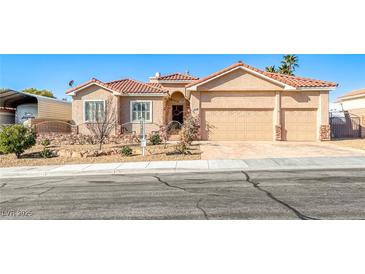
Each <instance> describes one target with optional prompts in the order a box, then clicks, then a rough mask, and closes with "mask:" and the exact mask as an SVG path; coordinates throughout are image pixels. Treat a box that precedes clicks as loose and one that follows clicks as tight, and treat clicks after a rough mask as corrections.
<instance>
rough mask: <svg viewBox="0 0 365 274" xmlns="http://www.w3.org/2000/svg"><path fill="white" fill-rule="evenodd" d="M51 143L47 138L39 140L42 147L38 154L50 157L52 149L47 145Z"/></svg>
mask: <svg viewBox="0 0 365 274" xmlns="http://www.w3.org/2000/svg"><path fill="white" fill-rule="evenodd" d="M50 144H51V141H50V140H49V139H48V138H45V139H43V140H42V141H41V145H42V146H43V149H42V151H41V153H40V155H41V156H42V157H43V158H50V157H52V151H50V150H49V148H48V146H49V145H50Z"/></svg>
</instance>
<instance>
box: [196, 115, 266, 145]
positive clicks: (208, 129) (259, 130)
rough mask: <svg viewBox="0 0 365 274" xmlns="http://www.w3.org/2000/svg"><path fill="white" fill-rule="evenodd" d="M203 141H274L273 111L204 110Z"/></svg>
mask: <svg viewBox="0 0 365 274" xmlns="http://www.w3.org/2000/svg"><path fill="white" fill-rule="evenodd" d="M202 121H203V124H202V139H203V140H224V141H234V140H272V138H273V110H272V109H268V110H247V109H232V110H227V109H203V110H202Z"/></svg>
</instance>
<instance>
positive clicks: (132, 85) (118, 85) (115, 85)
mask: <svg viewBox="0 0 365 274" xmlns="http://www.w3.org/2000/svg"><path fill="white" fill-rule="evenodd" d="M91 83H96V84H99V85H100V86H102V87H105V88H107V89H110V90H113V91H115V92H119V93H121V94H129V93H141V94H144V93H148V94H150V93H167V90H164V89H163V88H162V87H160V86H157V85H156V86H155V85H151V84H150V83H148V84H147V83H143V82H140V81H137V80H133V79H121V80H115V81H111V82H107V83H104V82H102V81H99V80H98V79H95V78H92V79H91V80H90V81H87V82H85V83H83V84H81V85H78V86H77V87H74V88H72V89H69V90H68V91H66V94H68V93H71V92H73V91H75V90H78V89H80V88H83V87H85V86H87V85H89V84H91Z"/></svg>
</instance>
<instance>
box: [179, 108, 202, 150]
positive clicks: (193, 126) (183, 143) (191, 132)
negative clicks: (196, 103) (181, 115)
mask: <svg viewBox="0 0 365 274" xmlns="http://www.w3.org/2000/svg"><path fill="white" fill-rule="evenodd" d="M199 129H200V120H199V118H198V117H197V116H193V115H191V114H188V115H187V116H186V117H185V120H184V124H183V125H182V128H181V130H180V134H179V135H180V140H179V142H178V144H177V145H176V150H177V151H178V152H179V153H182V154H186V153H187V152H188V149H189V146H190V145H191V143H192V142H193V141H194V140H196V139H197V138H198V135H199Z"/></svg>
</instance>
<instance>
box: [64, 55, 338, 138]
mask: <svg viewBox="0 0 365 274" xmlns="http://www.w3.org/2000/svg"><path fill="white" fill-rule="evenodd" d="M336 87H337V84H336V83H332V82H327V81H321V80H314V79H309V78H302V77H297V76H288V75H283V74H278V73H269V72H266V71H262V70H259V69H257V68H254V67H252V66H249V65H247V64H245V63H242V62H238V63H235V64H233V65H231V66H229V67H227V68H224V69H222V70H220V71H218V72H215V73H213V74H211V75H209V76H206V77H204V78H201V79H199V78H197V77H194V76H191V75H189V74H182V73H174V74H169V75H164V76H161V75H160V74H159V73H156V75H155V76H154V77H151V78H150V80H149V82H147V83H142V82H139V81H136V80H132V79H122V80H116V81H112V82H102V81H99V80H97V79H94V78H93V79H91V80H90V81H88V82H86V83H84V84H81V85H79V86H77V87H75V88H72V89H70V90H68V91H67V92H66V93H67V94H69V95H71V96H72V99H73V100H72V118H73V121H74V123H75V124H76V125H77V126H78V130H79V132H80V133H85V134H87V129H86V127H85V124H86V123H88V122H92V121H93V119H95V117H92V116H93V114H92V112H91V111H90V110H91V109H94V110H95V109H99V110H102V109H103V106H104V104H105V100H107V99H108V98H112V100H113V102H114V103H115V106H116V115H117V118H118V122H117V124H118V125H117V126H116V130H115V131H116V133H117V134H120V133H123V132H131V131H136V132H139V120H140V119H142V118H144V119H145V121H146V125H147V126H146V128H147V131H148V132H152V131H157V130H158V129H159V126H160V125H166V124H168V123H170V122H171V121H178V122H181V123H183V121H184V116H185V115H186V114H187V113H188V112H191V113H192V114H193V115H197V116H199V117H200V121H201V134H200V135H201V139H202V140H227V141H229V140H267V141H272V140H277V141H279V140H287V141H315V140H329V139H330V128H329V121H328V120H329V119H328V98H329V97H328V93H329V91H331V90H333V89H335V88H336ZM94 113H95V111H94Z"/></svg>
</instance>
